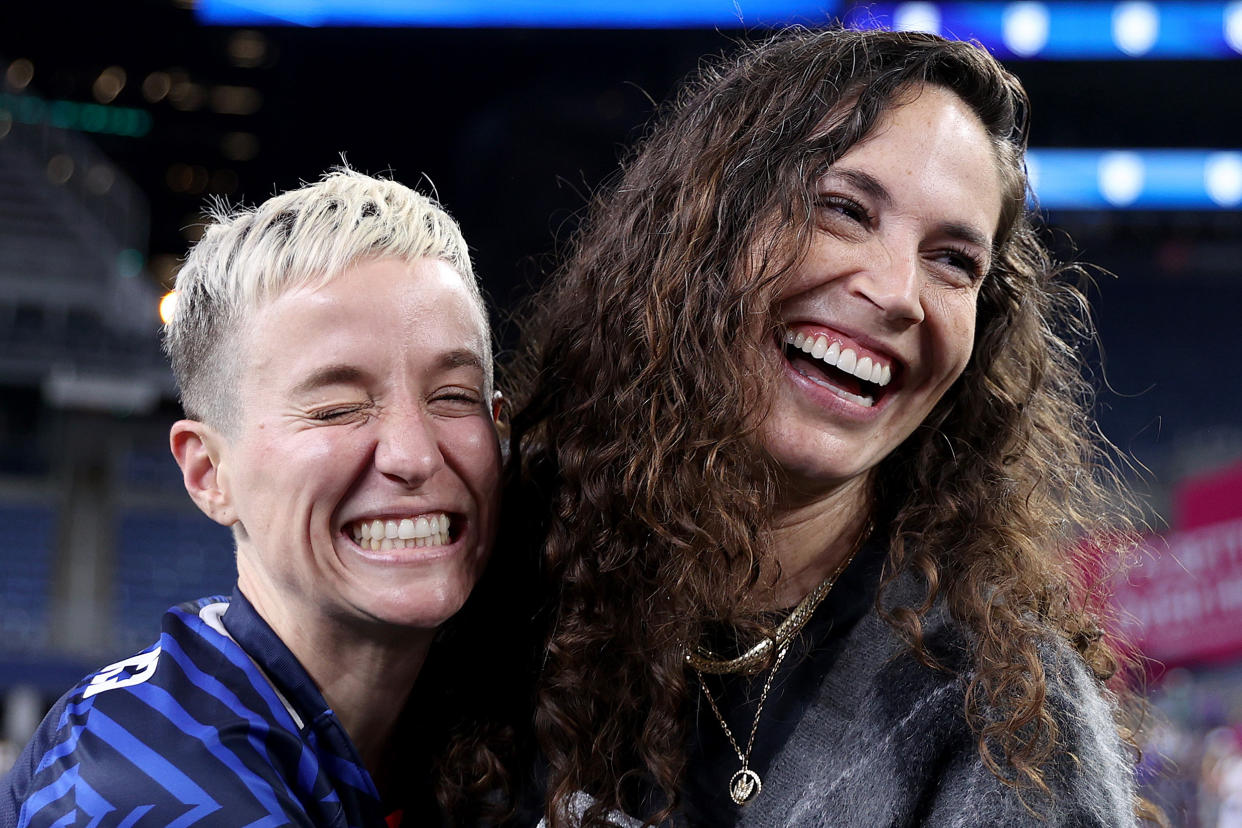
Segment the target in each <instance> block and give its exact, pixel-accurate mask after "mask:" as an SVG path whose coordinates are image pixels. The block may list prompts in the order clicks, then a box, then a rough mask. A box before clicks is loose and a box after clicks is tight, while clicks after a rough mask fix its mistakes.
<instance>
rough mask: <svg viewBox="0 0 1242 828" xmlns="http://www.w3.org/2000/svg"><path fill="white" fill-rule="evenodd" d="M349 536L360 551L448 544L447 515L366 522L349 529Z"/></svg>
mask: <svg viewBox="0 0 1242 828" xmlns="http://www.w3.org/2000/svg"><path fill="white" fill-rule="evenodd" d="M349 534H350V537H352V538H353V539H354V543H356V544H358V545H359V546H361V547H362V548H363V549H370V550H372V551H381V550H382V551H387V550H391V549H413V548H415V547H420V546H444V545H446V544H447V543H448V542H449V516H448V515H446V514H444V513H442V512H441V513H438V514H430V515H419V516H418V517H408V518H400V519H395V518H394V519H393V520H387V521H385V520H370V521H364V522H362V523H355V524H353V525H351V526H350V527H349Z"/></svg>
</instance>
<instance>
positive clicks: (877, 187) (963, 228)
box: [823, 167, 992, 250]
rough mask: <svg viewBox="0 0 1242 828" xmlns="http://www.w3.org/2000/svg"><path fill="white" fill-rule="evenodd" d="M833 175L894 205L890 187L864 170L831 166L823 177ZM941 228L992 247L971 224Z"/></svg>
mask: <svg viewBox="0 0 1242 828" xmlns="http://www.w3.org/2000/svg"><path fill="white" fill-rule="evenodd" d="M832 176H835V177H837V178H840V179H844V180H845V181H846V182H847V183H848V184H850V185H851V186H853V187H855V188H857V189H858V190H860V191H862V192H863V193H865V194H866V195H868V196H870V197H871V198H873V199H875V200H876V201H878V202H879V203H880V204H881V205H883V206H884V207H891V206H893V194H892V193H890V192H889V191H888V188H887V187H885V186H884V184H883V183H882V182H881V181H880V180H879V179H878V178H876V177H875V176H873V175H871V174H870V173H866V172H863V171H862V170H848V169H847V170H839V169H834V168H831V167H830V168H829V169H828V170H827V171H826V172H825V173H824V176H823V177H824V178H829V177H832ZM940 230H941V232H943V233H944V234H945V235H947V236H951V237H953V238H955V239H961V240H962V241H964V242H967V243H968V244H973V245H976V246H978V247H982V248H983V249H984V250H991V249H992V242H991V240H990V239H989V238H988V237H987V235H986V234H984V233H982V232H980V231H979V229H978V228H976V227H974V226H972V225H970V224H963V223H962V222H960V221H949V222H944V223H943V224H941V225H940Z"/></svg>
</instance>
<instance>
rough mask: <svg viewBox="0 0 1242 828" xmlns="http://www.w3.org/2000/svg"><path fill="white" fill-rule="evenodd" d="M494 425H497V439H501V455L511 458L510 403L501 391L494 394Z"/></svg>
mask: <svg viewBox="0 0 1242 828" xmlns="http://www.w3.org/2000/svg"><path fill="white" fill-rule="evenodd" d="M492 425H494V426H495V427H496V439H498V440H499V441H500V456H501V458H502V459H503V460H504V461H506V462H507V461H508V459H509V405H508V402H507V401H506V400H505V395H504V394H502V393H500V392H499V391H497V392H495V393H494V394H492Z"/></svg>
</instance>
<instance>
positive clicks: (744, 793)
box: [695, 647, 789, 805]
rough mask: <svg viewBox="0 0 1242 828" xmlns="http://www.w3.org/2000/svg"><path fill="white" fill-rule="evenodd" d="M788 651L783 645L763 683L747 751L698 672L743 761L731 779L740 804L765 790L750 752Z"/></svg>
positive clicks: (732, 791) (734, 797)
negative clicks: (773, 685) (764, 706)
mask: <svg viewBox="0 0 1242 828" xmlns="http://www.w3.org/2000/svg"><path fill="white" fill-rule="evenodd" d="M787 652H789V648H788V647H783V648H781V651H780V652H779V653H777V655H776V662H775V663H774V664H773V665H772V669H771V671H769V672H768V678H767V681H765V682H764V683H763V692H762V693H760V694H759V707H758V709H756V710H755V720H754V721H753V722H752V723H751V725H750V738H748V739H747V740H746V750H745V751H743V750H742V748H741V747H739V746H738V743H737V739H734V738H733V731H732V730H730V729H729V725H728V724H727V723H726V722H725V718H724V716H723V715H721V713H720V708H719V707H717V706H716V699H715V698H713V697H712V691H711V690H708V689H707V683H706V682H705V681H703V674H702V673H698V675H699V684H700V685H702V687H703V695H705V696H707V703H708V704H709V705H711V708H712V712H713V713H715V714H716V720H717V721H718V722H720V726H721V727H722V728H724V734H725V736H726V737H728V739H729V744H730V745H732V746H733V752H734V753H736V754H737V758H738V759H740V760H741V762H742V767H741V769H740V770H739V771H738V772H737V773H735V774H733V778H731V779H730V780H729V797H730V798H731V799H732V800H733V801H734V802H736V803H737V804H738V805H745V804H746V803H748V802H750V801H751V800H752V799H754V798H755V797H756V796H758V795H759V792H760V791H762V790H763V780H762V779H760V778H759V774H757V773H755V772H754V771H753V770H751V768H750V752H751V750H753V749H754V747H755V734H756V733H758V732H759V717H760V716H762V715H763V704H764V702H766V701H767V700H768V691H769V690H771V689H772V679H773V678H774V677H775V676H776V671H777V670H779V669H780V667H781V662H782V661H784V659H785V653H787ZM695 672H696V673H697V672H698V671H697V670H696V671H695Z"/></svg>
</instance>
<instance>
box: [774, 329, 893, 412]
mask: <svg viewBox="0 0 1242 828" xmlns="http://www.w3.org/2000/svg"><path fill="white" fill-rule="evenodd" d="M785 342H786V343H788V344H790V345H793V346H794V347H795V348H797V349H798V350H800V351H802V352H803V353H805V354H808V355H809V356H810V357H812V358H813V359H818V360H821V361H823V362H825V363H826V364H828V365H831V366H833V367H835V368H839V369H841V370H842V371H844V372H845V373H847V374H853V375H854V376H856V377H858V378H859V379H861V380H865V381H867V382H870V383H874V384H876V385H878V386H880V387H881V388H883V387H884V386H886V385H888V384H889V383H890V382H892V381H893V368H892V366H891V365H888V364H884V363H881V362H880V360H878V359H875V358H872V357H866V356H865V357H862V358H861V359H860V358H859V356H858V353H857V352H856V351H855V350H854V349H853V348H842V347H841V343H840V342H837V341H835V340H829V339H828V337H826V336H825V335H823V334H818V335H815V336H809V335H807V334H804V333H802V332H801V331H799V332H797V333H794V332H793V331H785ZM868 399H870V398H868Z"/></svg>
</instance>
